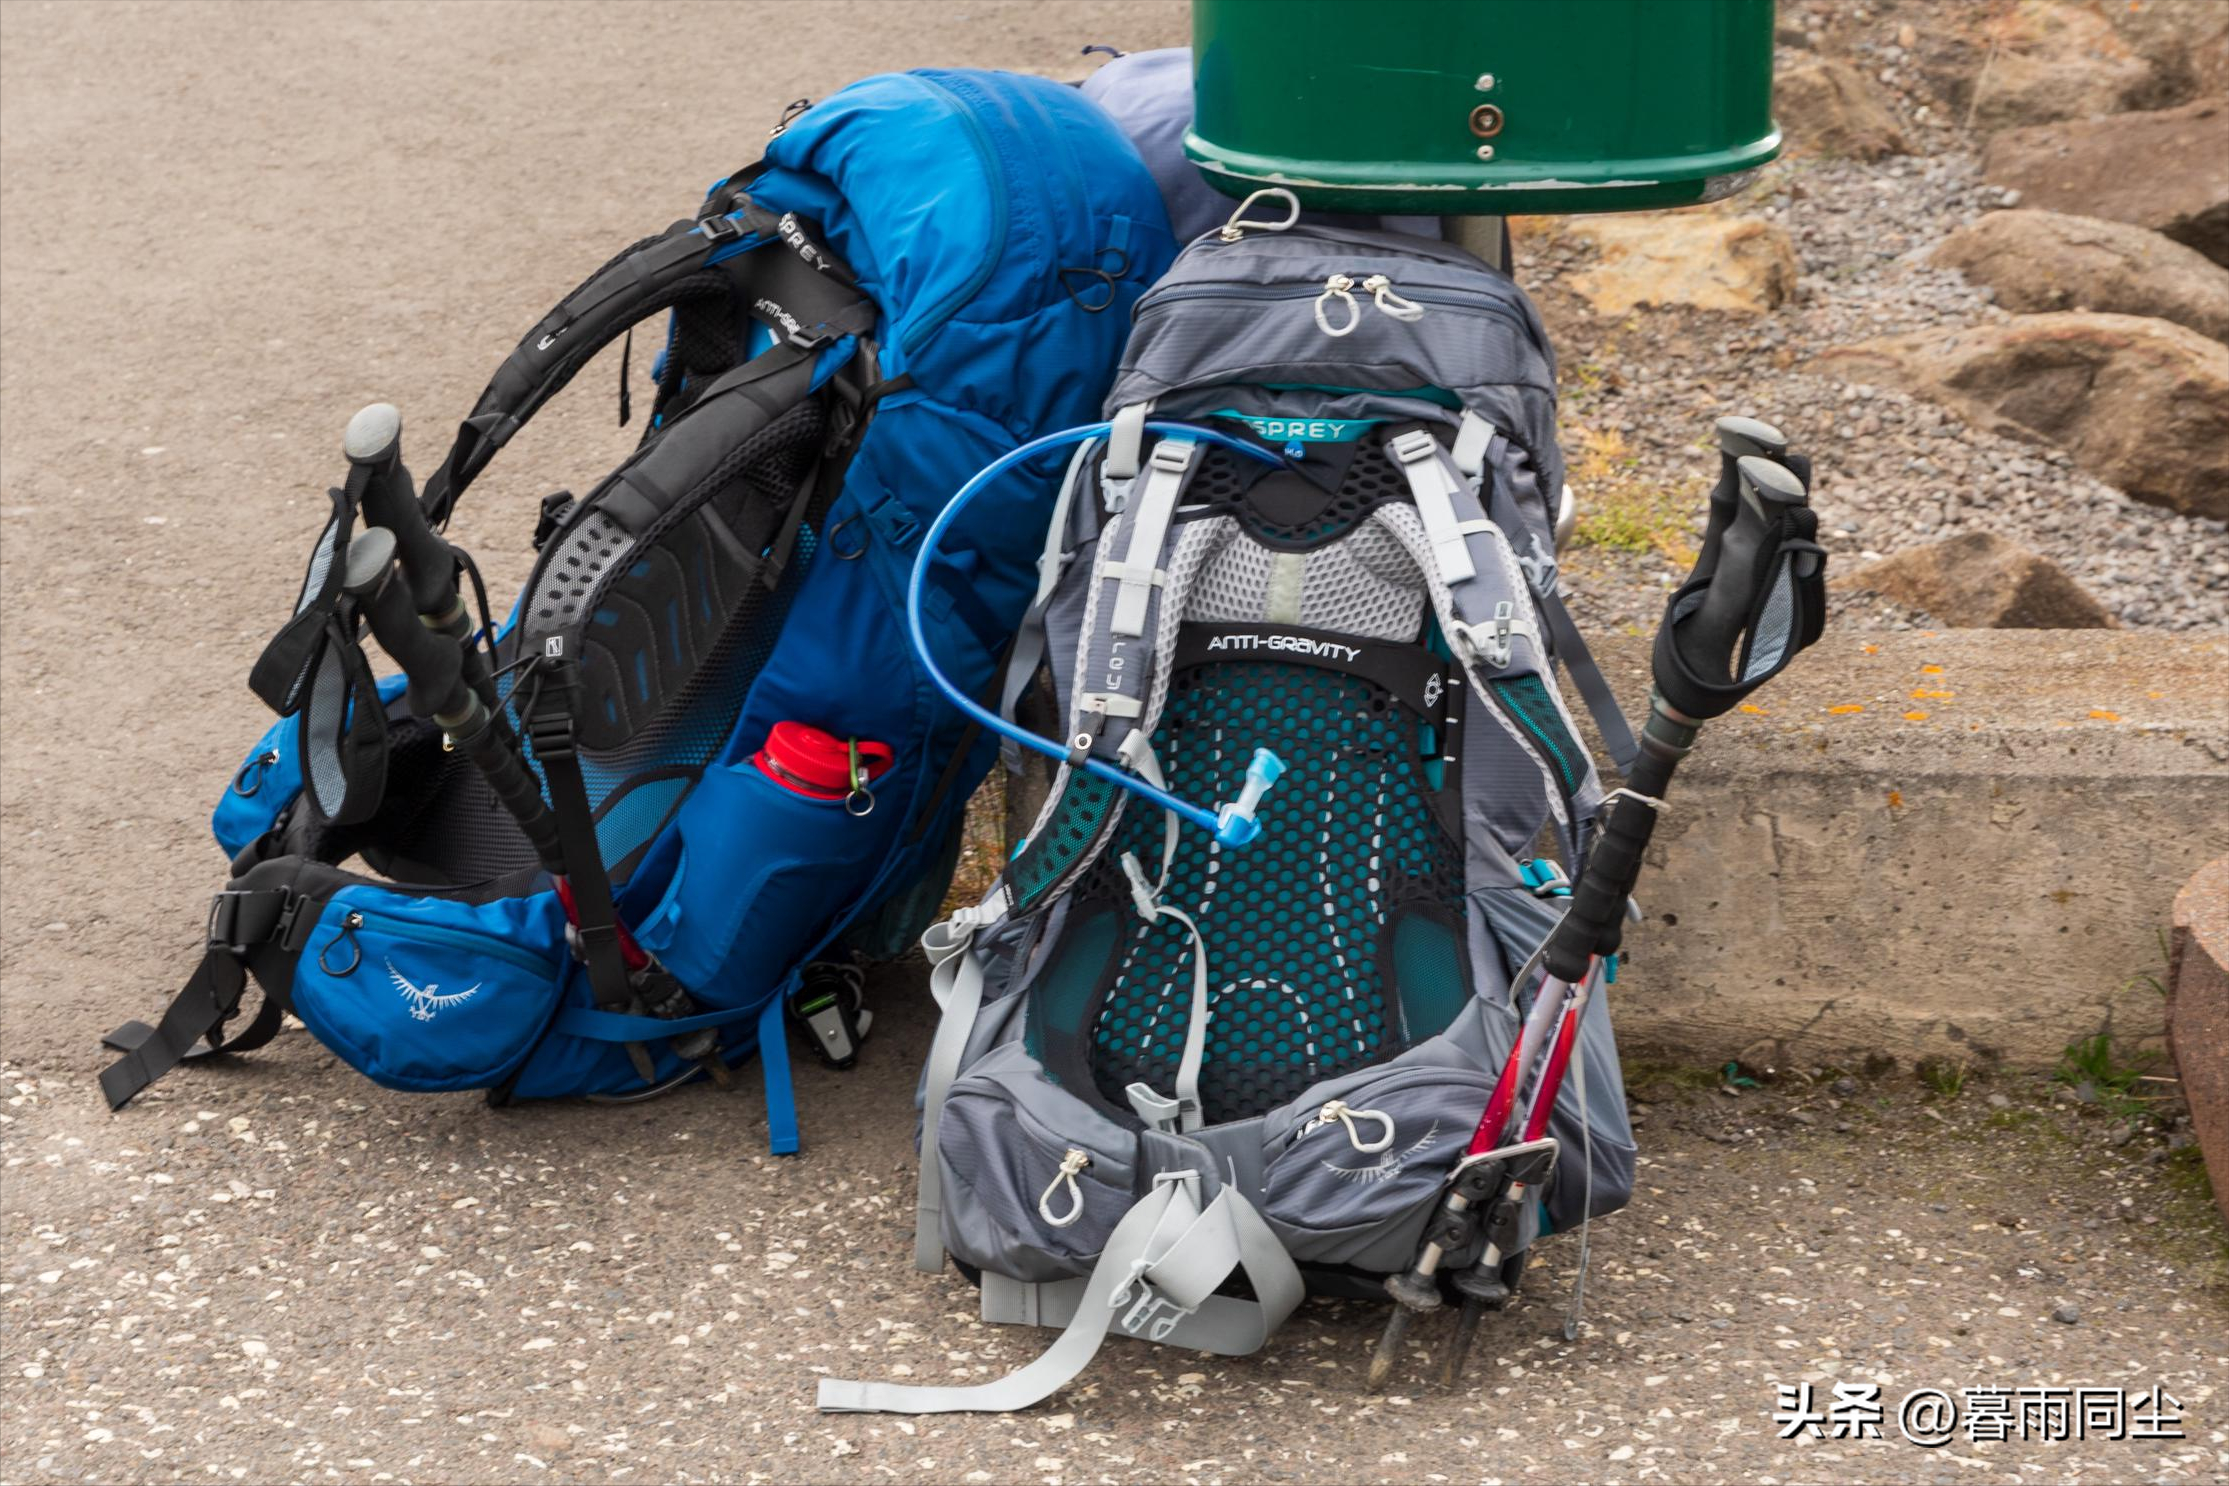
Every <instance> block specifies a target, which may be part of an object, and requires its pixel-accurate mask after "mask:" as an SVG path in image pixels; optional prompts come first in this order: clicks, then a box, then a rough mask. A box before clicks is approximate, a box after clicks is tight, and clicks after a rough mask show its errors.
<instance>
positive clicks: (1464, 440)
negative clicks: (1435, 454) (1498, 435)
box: [1450, 408, 1495, 480]
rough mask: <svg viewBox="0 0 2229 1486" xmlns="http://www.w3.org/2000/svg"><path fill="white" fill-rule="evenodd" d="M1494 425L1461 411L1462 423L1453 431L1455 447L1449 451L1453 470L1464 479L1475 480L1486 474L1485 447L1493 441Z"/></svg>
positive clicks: (1475, 414) (1467, 409) (1471, 412)
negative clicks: (1456, 470) (1453, 465)
mask: <svg viewBox="0 0 2229 1486" xmlns="http://www.w3.org/2000/svg"><path fill="white" fill-rule="evenodd" d="M1494 433H1495V428H1494V425H1493V424H1491V423H1488V422H1487V421H1486V420H1485V419H1484V418H1481V417H1479V416H1478V414H1477V413H1475V412H1473V411H1472V410H1471V409H1469V408H1465V409H1464V410H1463V421H1462V422H1461V423H1460V424H1459V425H1457V427H1456V429H1455V447H1454V449H1453V450H1451V451H1450V453H1451V455H1452V456H1453V458H1454V460H1455V468H1457V469H1458V470H1461V471H1462V472H1463V476H1464V478H1465V479H1469V480H1476V479H1477V478H1478V477H1479V476H1480V475H1482V474H1484V473H1485V472H1486V447H1487V445H1489V444H1491V443H1493V441H1494Z"/></svg>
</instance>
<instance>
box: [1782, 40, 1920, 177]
mask: <svg viewBox="0 0 2229 1486" xmlns="http://www.w3.org/2000/svg"><path fill="white" fill-rule="evenodd" d="M1772 114H1773V118H1774V119H1776V120H1777V121H1778V122H1779V124H1780V129H1781V132H1782V133H1783V134H1785V135H1786V136H1787V141H1788V151H1789V153H1791V154H1818V155H1839V156H1846V157H1848V158H1850V159H1853V160H1878V159H1880V158H1881V156H1883V155H1905V154H1909V153H1911V145H1910V144H1909V143H1907V142H1906V140H1905V138H1904V132H1903V131H1902V130H1901V129H1899V128H1898V127H1897V125H1896V120H1895V118H1894V117H1893V116H1892V115H1891V114H1890V113H1889V111H1888V110H1887V109H1886V108H1884V107H1882V105H1881V101H1880V98H1879V96H1878V95H1877V94H1876V93H1875V92H1874V90H1873V85H1872V84H1871V83H1868V82H1867V81H1866V80H1865V75H1864V74H1863V73H1861V72H1859V71H1858V70H1857V69H1856V68H1854V67H1851V66H1849V65H1848V64H1847V63H1843V62H1835V61H1831V60H1828V59H1825V58H1820V57H1809V58H1805V59H1804V60H1803V61H1801V62H1798V63H1796V64H1794V65H1792V66H1790V67H1789V68H1788V69H1787V70H1786V71H1784V72H1781V73H1779V74H1778V75H1776V76H1775V77H1774V78H1773V80H1772Z"/></svg>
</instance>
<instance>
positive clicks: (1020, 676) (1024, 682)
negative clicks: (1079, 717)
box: [998, 443, 1099, 768]
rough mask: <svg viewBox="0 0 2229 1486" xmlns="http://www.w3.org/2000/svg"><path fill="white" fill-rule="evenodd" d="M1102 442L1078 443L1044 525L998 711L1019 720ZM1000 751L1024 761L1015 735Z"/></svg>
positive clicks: (1012, 761) (1002, 682) (1001, 685)
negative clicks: (1079, 501) (1082, 491)
mask: <svg viewBox="0 0 2229 1486" xmlns="http://www.w3.org/2000/svg"><path fill="white" fill-rule="evenodd" d="M1098 447H1099V446H1098V445H1097V444H1096V443H1085V444H1079V445H1078V446H1077V447H1076V452H1075V453H1074V454H1073V455H1071V456H1070V457H1069V460H1068V472H1067V473H1066V474H1065V475H1064V476H1062V477H1061V482H1060V494H1059V495H1058V496H1056V497H1055V498H1054V500H1053V517H1052V521H1051V523H1050V524H1049V525H1048V526H1047V527H1046V528H1045V550H1044V551H1043V552H1041V553H1039V554H1038V556H1037V593H1036V595H1035V597H1033V598H1032V599H1031V600H1030V604H1029V612H1028V613H1027V614H1025V615H1023V616H1022V627H1021V628H1020V629H1019V630H1016V631H1015V632H1014V649H1013V652H1012V653H1011V654H1010V655H1008V657H1007V659H1006V674H1005V675H1004V676H1003V677H1001V678H1000V681H999V694H998V715H999V716H1000V717H1003V718H1005V719H1006V720H1007V721H1008V722H1012V721H1013V720H1014V710H1015V708H1017V707H1019V706H1020V705H1021V702H1022V693H1023V692H1024V691H1027V690H1028V689H1029V683H1030V681H1031V679H1032V678H1034V677H1035V676H1036V675H1037V668H1038V667H1039V666H1040V665H1043V664H1044V661H1045V606H1046V605H1047V604H1049V603H1050V602H1052V597H1053V591H1054V590H1055V589H1056V588H1058V587H1059V586H1060V575H1061V572H1062V571H1063V569H1065V568H1066V566H1067V563H1068V523H1069V520H1070V517H1071V515H1072V513H1073V511H1074V509H1075V504H1076V491H1077V489H1078V488H1079V487H1081V486H1082V484H1083V483H1084V481H1085V480H1086V479H1088V478H1089V476H1090V471H1091V463H1090V460H1091V455H1092V453H1093V452H1094V451H1095V450H1096V449H1097V448H1098ZM1000 752H1001V753H1002V754H1003V755H1005V757H1006V762H1007V766H1008V767H1009V768H1013V767H1015V766H1017V765H1018V764H1019V763H1020V760H1021V755H1020V745H1019V744H1017V743H1015V742H1013V741H1012V740H1011V739H1009V740H1007V741H1006V743H1005V744H1004V746H1003V747H1002V748H1001V750H1000Z"/></svg>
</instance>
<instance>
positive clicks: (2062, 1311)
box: [2051, 1305, 2082, 1326]
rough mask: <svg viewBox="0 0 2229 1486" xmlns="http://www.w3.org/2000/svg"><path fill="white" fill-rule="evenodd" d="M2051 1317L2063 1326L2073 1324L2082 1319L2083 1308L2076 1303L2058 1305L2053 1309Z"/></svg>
mask: <svg viewBox="0 0 2229 1486" xmlns="http://www.w3.org/2000/svg"><path fill="white" fill-rule="evenodd" d="M2051 1319H2052V1320H2054V1321H2056V1322H2058V1323H2059V1324H2060V1325H2061V1326H2072V1325H2073V1324H2074V1323H2075V1322H2077V1321H2079V1320H2081V1319H2082V1308H2081V1307H2080V1306H2076V1305H2061V1306H2058V1307H2056V1308H2054V1309H2053V1310H2052V1312H2051Z"/></svg>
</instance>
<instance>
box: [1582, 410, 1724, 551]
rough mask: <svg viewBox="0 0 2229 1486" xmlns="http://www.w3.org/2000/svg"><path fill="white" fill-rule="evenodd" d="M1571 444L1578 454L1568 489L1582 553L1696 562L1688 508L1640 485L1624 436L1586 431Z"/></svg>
mask: <svg viewBox="0 0 2229 1486" xmlns="http://www.w3.org/2000/svg"><path fill="white" fill-rule="evenodd" d="M1573 442H1574V443H1575V444H1576V445H1577V447H1578V449H1579V457H1578V459H1577V460H1575V461H1574V462H1573V464H1572V468H1571V485H1572V489H1573V490H1575V491H1577V492H1579V520H1578V524H1577V525H1576V527H1574V528H1573V532H1572V535H1573V538H1574V540H1576V541H1577V542H1578V543H1579V544H1580V545H1581V546H1585V547H1608V548H1610V549H1612V550H1613V551H1618V552H1631V553H1634V554H1635V555H1637V556H1643V557H1646V556H1650V555H1652V554H1653V555H1656V556H1661V557H1663V558H1664V559H1666V560H1667V561H1669V562H1672V563H1675V564H1686V563H1691V562H1693V561H1694V560H1695V547H1694V532H1693V530H1692V527H1691V524H1690V521H1691V517H1690V511H1691V507H1692V505H1693V502H1692V501H1689V500H1685V499H1683V498H1682V497H1681V496H1680V495H1679V494H1678V493H1677V492H1674V491H1670V490H1665V489H1661V488H1659V487H1657V486H1654V485H1651V484H1649V483H1648V482H1647V481H1645V480H1643V479H1642V478H1641V477H1640V475H1639V473H1638V469H1639V465H1640V460H1639V459H1638V458H1637V457H1635V456H1634V455H1633V454H1632V452H1631V451H1630V450H1629V449H1628V448H1627V446H1626V442H1625V435H1623V434H1621V433H1619V432H1618V431H1617V430H1616V429H1609V430H1606V431H1603V432H1596V431H1594V430H1591V429H1585V430H1581V431H1580V433H1579V435H1578V437H1577V438H1576V439H1575V440H1574V441H1573Z"/></svg>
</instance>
